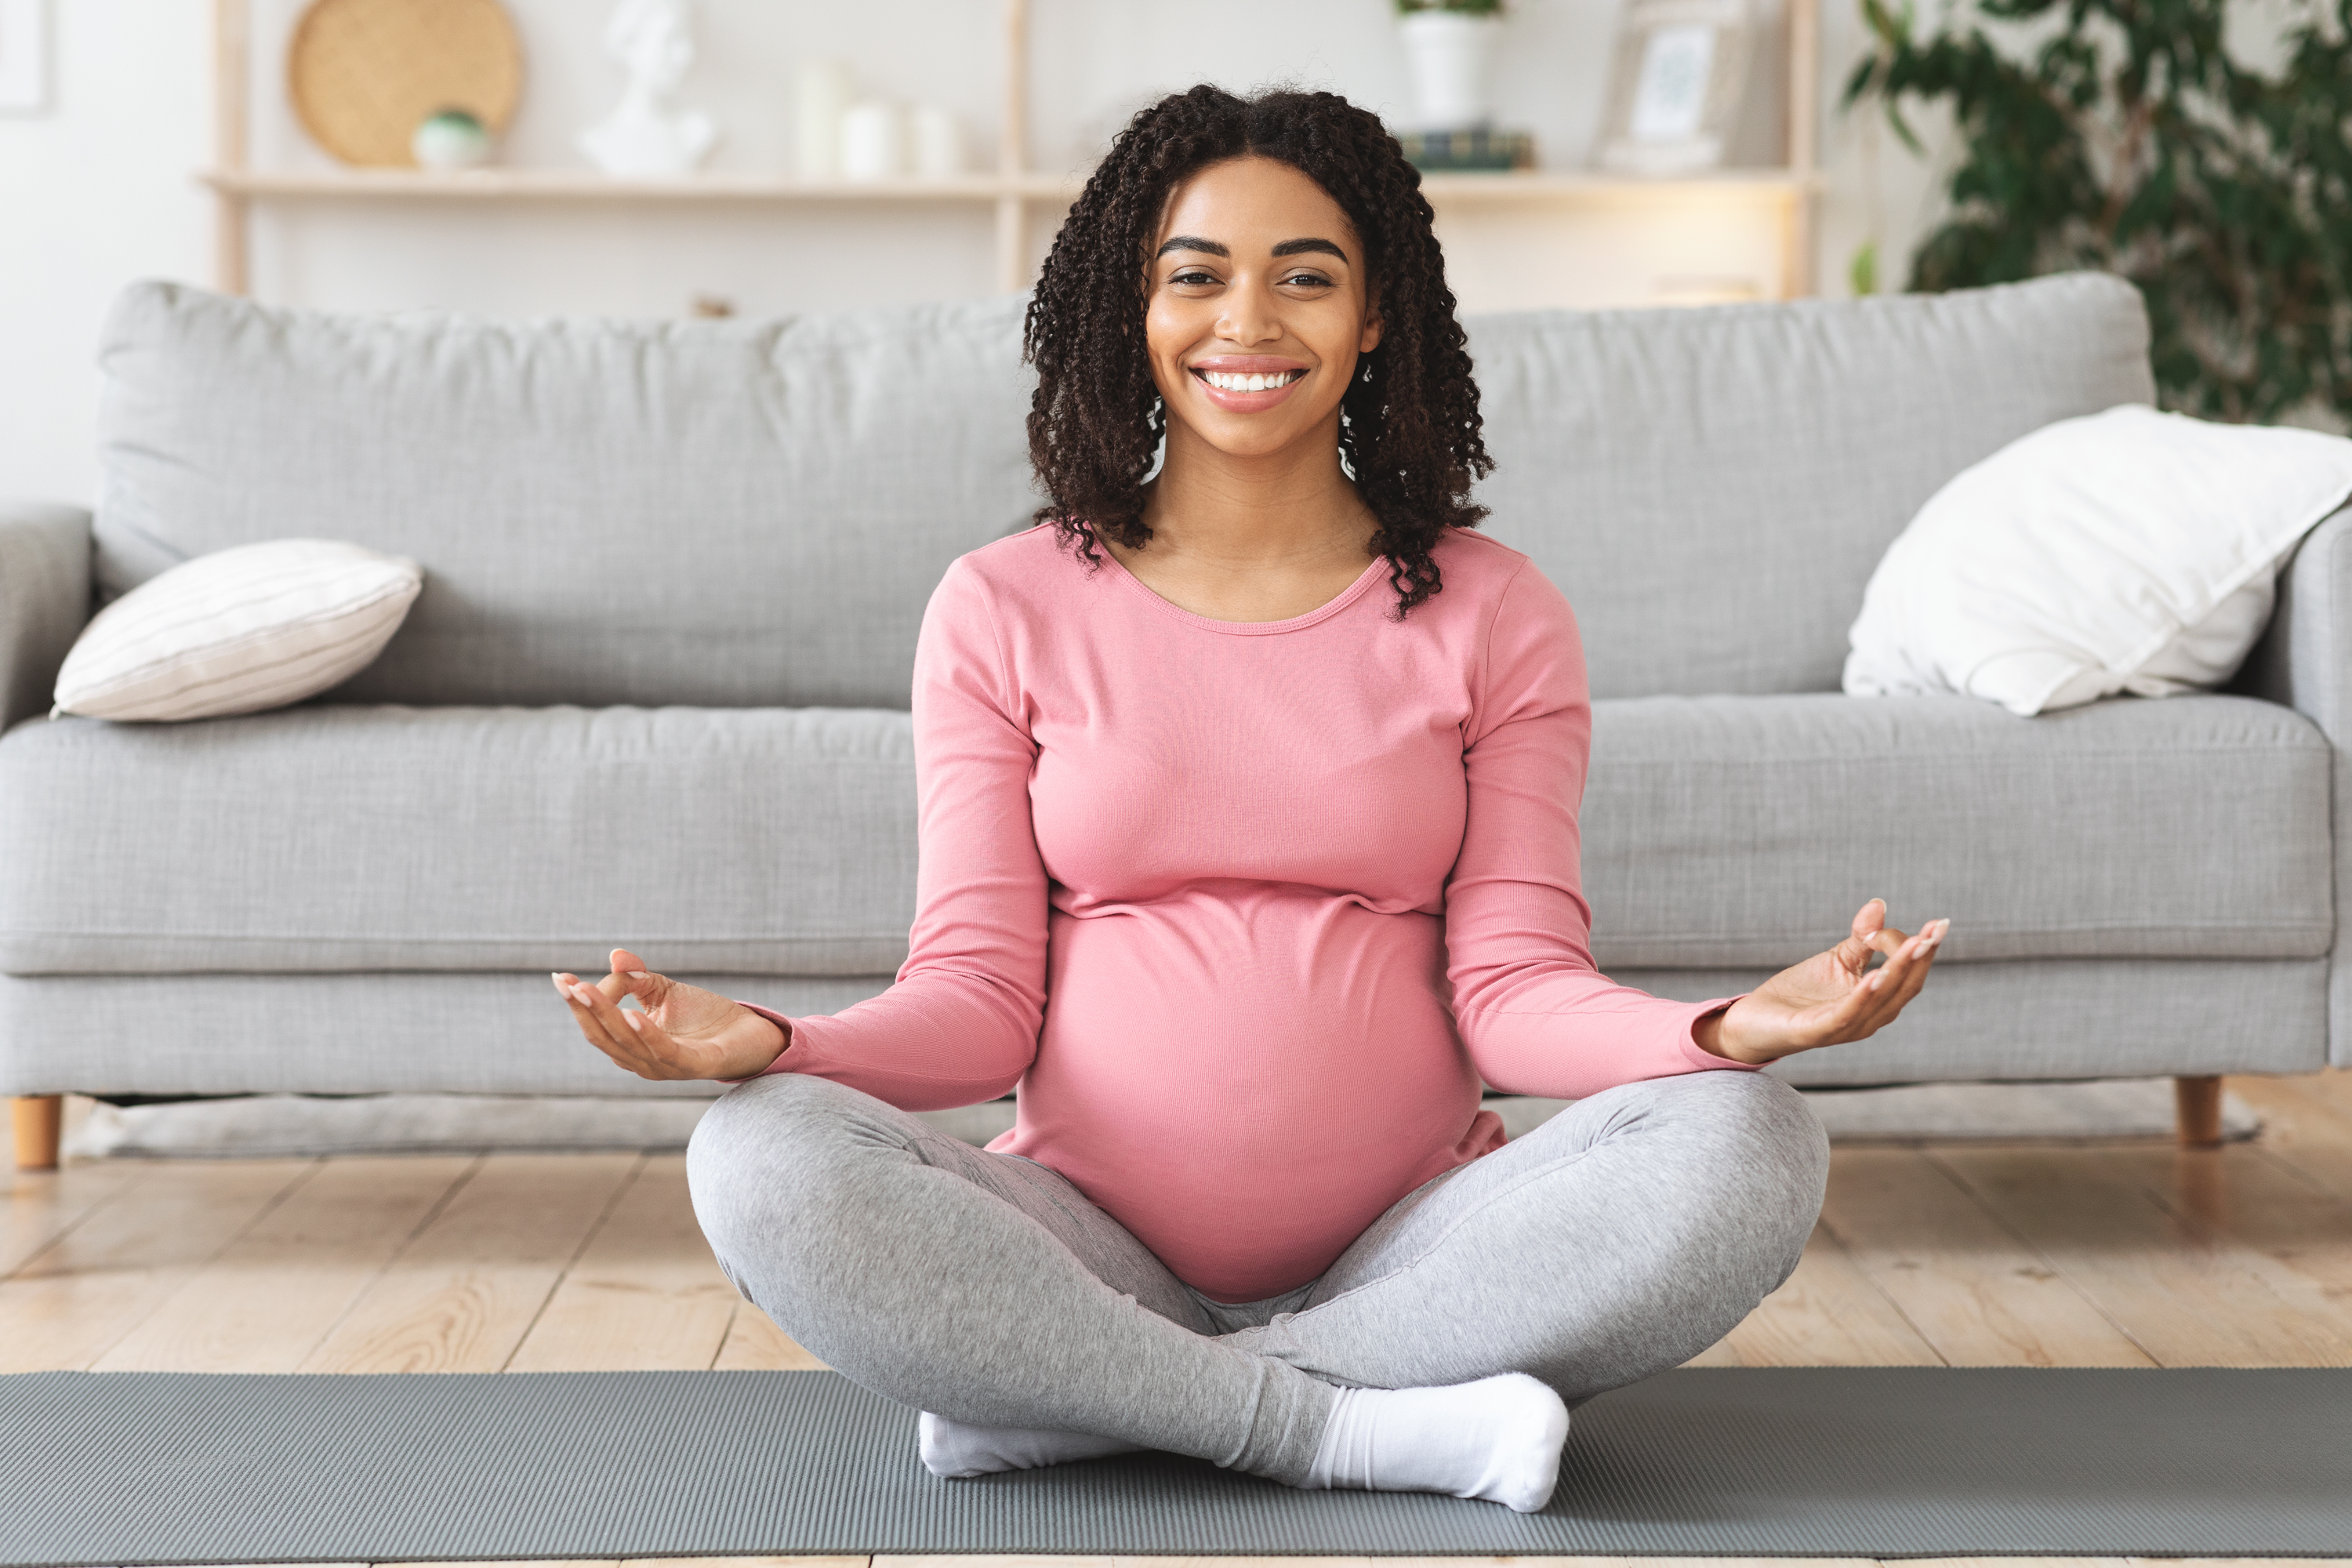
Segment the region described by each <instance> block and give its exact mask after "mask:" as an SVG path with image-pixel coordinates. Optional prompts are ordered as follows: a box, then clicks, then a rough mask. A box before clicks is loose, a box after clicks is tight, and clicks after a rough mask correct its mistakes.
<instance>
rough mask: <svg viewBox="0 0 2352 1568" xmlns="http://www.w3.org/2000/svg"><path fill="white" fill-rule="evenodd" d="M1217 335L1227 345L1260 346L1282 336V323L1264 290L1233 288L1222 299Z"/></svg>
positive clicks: (1272, 302)
mask: <svg viewBox="0 0 2352 1568" xmlns="http://www.w3.org/2000/svg"><path fill="white" fill-rule="evenodd" d="M1217 335H1218V336H1219V337H1221V338H1223V339H1224V340H1225V341H1226V342H1234V343H1244V344H1249V343H1262V342H1267V341H1269V340H1270V339H1274V338H1278V337H1280V336H1282V320H1281V317H1280V316H1279V315H1278V314H1277V313H1276V310H1275V309H1274V301H1273V300H1270V299H1268V298H1267V297H1266V295H1265V291H1264V290H1262V289H1234V290H1232V291H1231V292H1229V293H1228V294H1227V295H1226V296H1225V309H1224V311H1223V313H1222V314H1221V315H1220V316H1219V317H1218V318H1217Z"/></svg>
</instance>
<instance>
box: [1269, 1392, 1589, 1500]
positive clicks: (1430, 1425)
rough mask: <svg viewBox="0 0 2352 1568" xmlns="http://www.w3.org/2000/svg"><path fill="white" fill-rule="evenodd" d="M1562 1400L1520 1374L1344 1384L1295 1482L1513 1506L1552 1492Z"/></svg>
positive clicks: (1562, 1427)
mask: <svg viewBox="0 0 2352 1568" xmlns="http://www.w3.org/2000/svg"><path fill="white" fill-rule="evenodd" d="M1567 1442H1568V1406H1567V1405H1564V1404H1562V1403H1561V1402H1560V1397H1559V1394H1555V1393H1553V1392H1552V1391H1551V1389H1550V1388H1549V1387H1548V1386H1547V1385H1546V1384H1542V1383H1539V1382H1538V1381H1537V1380H1536V1379H1534V1378H1532V1377H1529V1376H1528V1374H1527V1373H1523V1372H1510V1373H1504V1374H1503V1375H1502V1376H1500V1377H1486V1378H1481V1379H1479V1380H1478V1381H1477V1382H1476V1383H1460V1384H1454V1385H1453V1386H1452V1387H1448V1388H1346V1389H1341V1390H1340V1391H1339V1404H1338V1405H1336V1406H1334V1407H1333V1409H1332V1411H1331V1424H1330V1425H1329V1426H1326V1427H1325V1428H1324V1429H1323V1441H1322V1443H1321V1445H1320V1446H1319V1447H1317V1449H1316V1451H1315V1464H1314V1467H1313V1468H1311V1469H1309V1470H1308V1471H1307V1479H1306V1480H1305V1481H1304V1482H1302V1483H1301V1484H1302V1485H1304V1486H1307V1487H1311V1488H1339V1487H1346V1488H1351V1489H1356V1490H1360V1491H1380V1492H1444V1493H1446V1494H1448V1495H1449V1496H1452V1497H1464V1498H1485V1499H1486V1500H1487V1501H1489V1502H1498V1503H1501V1504H1502V1505H1503V1506H1504V1507H1506V1508H1509V1509H1515V1510H1517V1511H1518V1512H1520V1513H1534V1512H1535V1511H1537V1510H1538V1509H1540V1508H1542V1507H1543V1506H1544V1504H1546V1503H1548V1502H1549V1501H1550V1500H1551V1490H1552V1488H1553V1486H1554V1485H1556V1484H1557V1483H1558V1482H1559V1451H1560V1448H1561V1447H1563V1446H1564V1445H1565V1444H1566V1443H1567Z"/></svg>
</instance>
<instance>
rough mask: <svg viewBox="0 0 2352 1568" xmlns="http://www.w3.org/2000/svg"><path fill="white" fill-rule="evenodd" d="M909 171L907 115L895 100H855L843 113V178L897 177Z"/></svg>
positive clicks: (861, 179) (890, 178)
mask: <svg viewBox="0 0 2352 1568" xmlns="http://www.w3.org/2000/svg"><path fill="white" fill-rule="evenodd" d="M906 172H907V117H906V116H905V115H904V114H903V113H901V112H899V109H898V105H897V104H895V103H884V102H879V101H873V100H869V101H867V102H865V103H853V104H851V105H850V106H849V107H848V109H846V110H844V111H843V112H842V116H841V177H842V178H843V179H845V180H856V181H861V182H862V181H868V180H895V179H897V178H898V176H899V175H901V174H905V173H906Z"/></svg>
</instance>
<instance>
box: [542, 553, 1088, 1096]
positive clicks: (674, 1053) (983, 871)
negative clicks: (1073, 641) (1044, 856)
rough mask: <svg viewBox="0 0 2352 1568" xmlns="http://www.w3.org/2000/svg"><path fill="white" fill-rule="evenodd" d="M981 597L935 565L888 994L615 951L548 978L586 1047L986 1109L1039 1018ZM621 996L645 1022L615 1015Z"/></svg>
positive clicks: (1027, 1050)
mask: <svg viewBox="0 0 2352 1568" xmlns="http://www.w3.org/2000/svg"><path fill="white" fill-rule="evenodd" d="M987 594H988V590H987V585H986V584H984V583H983V582H982V581H981V579H980V578H979V576H978V575H977V574H975V573H974V572H973V571H972V569H971V567H970V566H969V565H968V564H967V563H964V562H961V561H959V562H957V563H955V564H954V565H952V566H950V567H949V568H948V572H947V575H946V576H945V577H944V578H942V579H941V580H940V585H939V587H938V589H937V590H935V591H934V592H933V594H932V595H931V601H930V605H929V607H928V608H927V609H926V610H925V611H924V614H923V628H922V634H921V636H920V637H919V639H918V641H917V643H916V647H915V690H914V723H915V789H916V795H917V799H918V805H919V818H918V824H919V826H918V831H919V843H920V855H919V861H918V865H917V871H916V894H915V904H916V910H915V925H914V930H913V931H912V932H911V933H910V934H909V937H908V954H907V961H906V963H903V964H901V965H900V966H899V969H898V980H897V983H896V984H893V985H892V986H891V987H890V989H889V990H887V991H886V992H884V993H883V994H881V995H879V996H876V997H873V998H871V999H869V1000H867V1001H865V1002H860V1003H858V1004H857V1005H856V1006H854V1007H850V1008H847V1009H845V1010H844V1011H842V1012H839V1013H835V1014H833V1015H831V1016H822V1017H809V1018H786V1017H785V1016H782V1014H779V1013H774V1012H772V1011H770V1010H769V1009H767V1008H764V1007H759V1006H756V1005H749V1004H740V1003H736V1002H731V1001H729V1000H727V999H726V998H724V997H721V996H719V995H717V994H713V993H711V992H708V991H702V990H699V989H698V988H697V987H694V986H689V985H684V984H679V983H677V982H674V981H670V980H668V979H666V978H665V977H663V976H662V975H659V974H655V973H647V972H646V970H645V968H644V963H643V961H642V960H640V959H638V958H637V957H636V955H635V954H634V953H632V952H627V951H626V950H625V949H616V950H614V954H613V973H611V974H609V975H607V976H606V977H605V978H604V980H602V981H599V982H597V983H596V984H593V985H587V984H583V983H582V982H581V981H580V979H579V977H578V976H576V975H572V974H558V975H556V976H554V980H555V985H556V989H557V990H558V991H559V992H561V993H562V994H563V996H564V998H565V1000H566V1001H567V1002H569V1003H570V1004H571V1005H572V1015H573V1016H574V1018H575V1019H576V1020H578V1022H579V1024H580V1027H581V1032H582V1033H583V1035H585V1036H586V1037H588V1040H589V1043H590V1044H592V1045H594V1046H596V1047H598V1048H599V1049H601V1050H603V1051H604V1053H605V1054H606V1055H608V1056H610V1057H612V1058H613V1059H614V1061H616V1062H618V1063H619V1064H620V1065H621V1066H623V1067H625V1068H628V1069H629V1070H630V1071H632V1072H635V1073H637V1074H638V1075H639V1076H640V1077H645V1078H656V1079H685V1078H720V1079H731V1078H737V1077H741V1076H745V1075H753V1076H756V1075H759V1074H761V1073H771V1072H802V1073H808V1074H811V1075H812V1076H814V1077H817V1078H827V1079H833V1080H835V1082H837V1083H844V1084H847V1085H848V1086H849V1087H850V1088H852V1089H861V1090H863V1091H865V1092H866V1093H867V1094H870V1095H873V1096H875V1097H876V1098H877V1099H878V1100H887V1102H889V1103H890V1104H892V1105H895V1106H898V1108H900V1109H901V1110H945V1109H948V1108H950V1107H953V1106H958V1105H971V1104H975V1103H977V1102H978V1101H981V1100H993V1099H995V1098H996V1097H998V1096H999V1095H1002V1094H1004V1093H1006V1092H1007V1091H1009V1090H1010V1089H1012V1088H1013V1086H1014V1085H1015V1084H1017V1083H1018V1082H1020V1080H1021V1075H1022V1074H1023V1073H1024V1072H1025V1071H1027V1070H1028V1067H1029V1063H1030V1060H1031V1058H1033V1057H1034V1056H1035V1055H1036V1050H1037V1030H1038V1026H1039V1025H1040V1024H1041V1023H1042V1022H1043V1021H1044V1018H1045V920H1046V907H1045V867H1044V864H1043V863H1042V862H1041V861H1040V859H1039V858H1038V855H1037V839H1036V835H1035V832H1034V830H1033V828H1032V827H1031V825H1030V819H1029V773H1030V769H1031V766H1032V764H1033V763H1034V762H1035V760H1036V755H1037V748H1036V745H1035V743H1034V742H1033V741H1031V740H1030V738H1029V730H1028V723H1027V720H1026V716H1025V714H1024V710H1023V706H1022V703H1021V700H1020V694H1019V693H1018V692H1017V691H1016V690H1014V689H1013V683H1012V680H1011V679H1010V676H1009V674H1008V672H1007V668H1006V666H1005V663H1004V660H1003V656H1002V653H1001V651H1000V649H999V646H998V642H997V637H996V629H995V622H994V619H993V617H992V616H991V614H990V612H989V604H988V596H987ZM624 995H635V996H636V997H637V999H638V1002H639V1004H640V1005H641V1006H643V1007H644V1008H645V1009H646V1011H645V1012H644V1013H624V1012H623V1011H622V1010H621V1008H620V1006H619V1002H620V999H621V998H622V997H623V996H624Z"/></svg>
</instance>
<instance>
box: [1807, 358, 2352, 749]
mask: <svg viewBox="0 0 2352 1568" xmlns="http://www.w3.org/2000/svg"><path fill="white" fill-rule="evenodd" d="M2347 497H2352V440H2346V439H2344V438H2343V437H2336V436H2323V435H2320V434H2318V433H2317V432H2315V431H2310V430H2294V429H2279V428H2270V427H2263V426H2247V425H2215V424H2209V423H2207V422H2205V421H2203V420H2198V419H2190V418H2187V417H2184V416H2180V415H2177V414H2159V413H2158V412H2157V411H2156V410H2155V409H2153V408H2148V407H2145V406H2142V405H2137V404H2126V405H2122V406H2119V407H2116V408H2110V409H2108V410H2107V411H2106V412H2105V413H2104V414H2094V415H2088V416H2084V417H2082V418H2079V419H2062V420H2060V421H2059V422H2058V423H2056V424H2054V425H2048V426H2043V427H2042V428H2041V429H2039V430H2036V431H2035V432H2033V434H2032V435H2030V436H2027V437H2022V438H2021V439H2019V440H2016V441H2013V442H2011V443H2010V444H2009V445H2008V446H2006V447H2002V448H2001V449H2000V451H1998V452H1996V453H1994V454H1993V455H1992V456H1991V457H1990V458H1986V459H1985V460H1984V461H1983V462H1981V463H1979V464H1977V465H1976V466H1975V467H1974V468H1969V469H1968V470H1966V471H1965V472H1963V473H1961V474H1960V475H1959V476H1958V478H1956V479H1953V480H1952V481H1951V482H1950V483H1949V484H1948V485H1946V486H1945V487H1944V488H1943V489H1940V490H1938V491H1937V492H1936V494H1935V495H1934V496H1933V497H1931V498H1930V499H1929V500H1928V501H1927V505H1926V506H1924V507H1921V508H1920V509H1919V515H1918V516H1916V517H1915V518H1913V519H1912V520H1911V524H1910V526H1909V527H1908V528H1906V529H1905V530H1904V531H1903V533H1902V536H1901V537H1900V538H1898V539H1896V540H1895V542H1894V544H1893V545H1892V546H1890V547H1889V548H1888V550H1887V552H1886V554H1885V558H1884V559H1882V560H1881V561H1880V562H1879V563H1878V570H1877V571H1876V572H1874V573H1873V574H1871V579H1870V586H1869V588H1868V589H1867V590H1865V591H1864V595H1863V599H1862V615H1861V616H1860V618H1859V619H1857V620H1856V621H1855V622H1854V623H1853V633H1852V637H1851V640H1852V643H1853V652H1852V653H1851V654H1850V655H1849V656H1848V657H1847V658H1846V661H1845V689H1846V690H1847V692H1848V693H1850V694H1851V695H1853V696H1856V697H1883V696H1888V695H1891V694H1895V693H1902V692H1933V691H1958V692H1964V693H1966V694H1967V695H1969V696H1971V697H1981V698H1984V699H1986V700H1989V701H1993V702H1998V703H2000V705H2001V706H2002V707H2004V708H2006V709H2008V710H2010V711H2011V712H2012V713H2021V714H2029V715H2030V714H2034V713H2042V712H2047V711H2050V710H2054V709H2060V708H2072V707H2075V706H2078V705H2079V704H2082V703H2084V702H2090V701H2094V700H2097V699H2099V698H2101V697H2111V696H2113V695H2115V694H2116V693H2117V692H2119V691H2130V692H2135V693H2137V694H2138V695H2140V696H2143V697H2165V696H2170V695H2172V694H2173V693H2175V692H2180V691H2188V690H2194V689H2200V688H2209V687H2213V686H2218V685H2220V684H2221V682H2222V681H2225V680H2227V679H2229V678H2230V677H2231V675H2232V674H2234V673H2235V672H2236V670H2237V668H2238V666H2239V665H2240V664H2241V663H2242V662H2244V659H2245V657H2246V655H2247V653H2248V652H2249V651H2250V650H2251V649H2252V647H2253V645H2254V640H2255V639H2256V638H2257V637H2260V636H2261V635H2262V632H2263V626H2266V625H2268V624H2269V621H2270V615H2271V605H2272V601H2273V595H2274V593H2275V592H2276V583H2275V578H2276V575H2277V573H2278V568H2279V566H2280V565H2281V564H2282V563H2284V560H2285V558H2286V557H2287V555H2288V554H2289V553H2291V552H2293V551H2294V547H2295V544H2296V543H2297V542H2299V541H2300V540H2301V539H2302V538H2303V536H2304V534H2305V533H2306V532H2308V531H2310V529H2311V528H2312V526H2313V525H2314V524H2315V523H2317V522H2318V521H2320V520H2321V519H2323V518H2325V517H2326V516H2327V515H2328V513H2330V512H2332V511H2334V510H2336V508H2337V507H2339V506H2341V505H2343V504H2344V502H2345V500H2346V499H2347Z"/></svg>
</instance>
